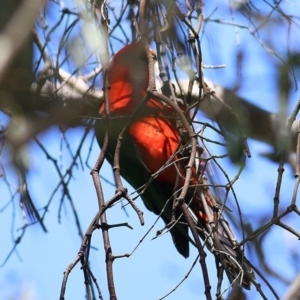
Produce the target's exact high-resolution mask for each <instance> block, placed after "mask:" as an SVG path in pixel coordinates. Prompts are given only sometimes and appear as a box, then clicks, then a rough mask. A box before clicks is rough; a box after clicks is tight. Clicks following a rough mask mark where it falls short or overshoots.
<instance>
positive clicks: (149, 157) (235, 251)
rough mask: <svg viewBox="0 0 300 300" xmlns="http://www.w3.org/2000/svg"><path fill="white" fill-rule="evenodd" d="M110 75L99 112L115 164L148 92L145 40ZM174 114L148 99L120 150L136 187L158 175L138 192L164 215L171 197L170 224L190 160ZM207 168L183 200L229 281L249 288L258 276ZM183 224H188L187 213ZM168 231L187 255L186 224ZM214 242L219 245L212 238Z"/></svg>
mask: <svg viewBox="0 0 300 300" xmlns="http://www.w3.org/2000/svg"><path fill="white" fill-rule="evenodd" d="M106 76H107V81H108V84H109V88H108V99H109V105H108V107H109V108H108V110H107V111H106V109H105V105H104V104H103V105H102V106H101V107H100V115H101V116H102V117H104V118H105V117H108V116H107V115H106V113H109V122H110V125H109V128H108V131H109V144H108V148H107V152H106V159H107V160H108V162H109V163H110V164H111V165H113V158H114V153H115V147H116V143H117V140H118V135H119V133H120V132H121V130H122V129H123V128H124V126H125V125H127V123H128V121H129V117H130V116H131V115H132V113H133V112H134V111H135V109H136V108H137V107H138V106H139V104H140V103H141V100H142V99H143V98H144V97H145V95H146V93H147V87H148V77H149V71H148V59H147V55H146V51H145V49H144V48H143V46H142V43H140V42H138V43H134V44H130V45H128V46H125V47H124V48H123V49H121V50H120V51H119V52H118V53H117V54H116V55H115V56H114V58H113V59H112V61H111V63H110V65H109V67H108V69H107V73H106ZM175 118H176V113H175V112H174V111H173V110H172V108H171V107H169V106H166V105H164V104H163V103H161V102H160V101H158V100H155V99H150V100H149V101H148V102H147V103H146V104H145V105H144V107H142V108H141V109H140V110H139V111H138V113H136V114H135V115H134V116H133V117H132V118H131V119H130V120H131V123H130V124H129V126H128V127H127V130H125V132H124V134H123V142H122V147H121V150H120V162H119V163H120V172H121V175H122V177H123V178H124V179H126V180H127V181H128V182H129V183H130V184H131V185H132V186H133V188H135V189H138V188H140V187H142V186H144V185H145V184H146V183H148V182H149V180H150V178H151V176H153V175H154V176H153V177H152V180H151V181H150V184H149V185H147V188H146V189H145V190H143V192H141V194H140V196H141V198H142V200H143V201H144V203H145V205H146V207H147V208H148V209H149V210H150V211H152V212H154V213H155V214H160V213H161V211H162V209H163V208H164V206H165V204H166V202H167V201H168V200H169V204H168V205H167V206H166V208H165V209H164V212H163V214H162V216H161V217H162V219H163V220H164V222H165V223H166V224H169V223H170V220H171V217H172V204H173V199H174V196H175V197H177V196H178V195H179V194H180V190H181V188H182V187H183V184H184V180H185V170H186V169H185V164H186V163H187V161H188V154H187V152H188V148H187V147H185V146H186V145H185V144H184V143H183V142H182V138H181V135H180V130H179V129H178V127H177V126H176V121H175ZM105 124H106V122H102V121H101V120H99V121H98V122H97V123H96V135H97V140H98V143H99V145H100V147H101V146H102V144H103V137H104V133H105V130H106V127H105ZM185 149H186V150H185ZM198 158H199V157H198ZM162 167H163V171H161V168H162ZM197 169H198V170H197ZM203 169H204V167H202V165H201V164H199V166H198V167H196V166H195V167H194V168H193V169H192V176H191V180H190V185H191V187H190V188H189V190H188V192H187V195H186V198H185V201H186V203H188V204H189V212H190V214H191V217H192V219H193V221H194V222H195V225H196V226H197V228H199V230H198V231H199V235H200V237H201V238H202V239H203V240H205V241H206V245H207V247H208V249H209V250H210V251H211V252H212V253H213V254H214V255H215V257H216V260H217V261H218V262H221V263H222V264H223V267H224V269H225V271H226V273H227V276H228V278H229V280H230V281H231V282H233V281H234V280H235V279H236V278H237V277H238V278H237V282H240V283H241V285H242V286H243V287H244V288H246V289H250V284H251V281H253V280H254V279H255V275H254V272H253V270H252V268H251V267H250V266H249V264H248V263H247V260H246V258H245V257H244V255H243V253H242V251H241V249H240V248H239V247H235V246H236V245H237V240H236V238H235V236H234V234H233V232H232V230H231V229H230V227H229V224H228V223H227V221H226V220H225V219H224V216H223V214H222V212H221V210H220V208H219V207H218V206H214V207H213V204H212V201H211V200H212V193H211V192H210V191H209V188H208V187H203V181H202V180H203ZM200 174H201V176H200ZM199 183H200V184H201V183H202V186H199ZM197 185H198V186H197ZM180 215H181V212H180V209H178V211H177V212H176V217H177V218H179V217H180ZM210 217H212V218H213V220H216V218H217V219H218V222H215V223H217V225H216V226H215V228H216V230H215V231H212V227H211V225H210V224H209V219H210ZM210 220H211V219H210ZM180 222H185V220H184V219H183V217H181V219H180ZM170 233H171V235H172V238H173V241H174V244H175V247H176V249H177V250H178V252H179V253H180V254H182V255H183V256H184V257H188V256H189V243H190V238H189V236H188V227H187V226H184V225H182V224H176V226H174V227H172V228H171V229H170ZM216 240H217V241H218V242H217V243H216V242H214V241H216ZM234 247H235V248H234ZM242 274H243V275H242ZM241 275H242V276H241ZM241 278H242V279H241Z"/></svg>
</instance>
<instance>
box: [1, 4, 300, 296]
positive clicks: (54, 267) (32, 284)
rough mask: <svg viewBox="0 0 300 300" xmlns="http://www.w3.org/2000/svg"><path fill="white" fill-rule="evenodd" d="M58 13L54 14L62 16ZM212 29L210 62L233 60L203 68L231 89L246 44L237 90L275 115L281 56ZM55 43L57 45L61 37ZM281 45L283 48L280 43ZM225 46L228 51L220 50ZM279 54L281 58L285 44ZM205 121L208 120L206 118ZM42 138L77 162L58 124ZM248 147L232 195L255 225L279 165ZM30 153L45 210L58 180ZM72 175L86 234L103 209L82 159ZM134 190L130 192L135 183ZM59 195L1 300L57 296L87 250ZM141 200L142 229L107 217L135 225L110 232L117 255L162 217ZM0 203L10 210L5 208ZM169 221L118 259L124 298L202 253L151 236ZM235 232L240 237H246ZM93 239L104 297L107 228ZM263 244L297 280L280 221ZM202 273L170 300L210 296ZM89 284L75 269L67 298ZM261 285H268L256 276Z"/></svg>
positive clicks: (35, 190) (62, 161) (206, 52)
mask: <svg viewBox="0 0 300 300" xmlns="http://www.w3.org/2000/svg"><path fill="white" fill-rule="evenodd" d="M223 3H224V2H223V1H216V2H214V3H213V4H207V6H206V7H205V10H204V12H205V13H206V15H209V13H210V12H212V11H213V8H215V7H217V6H218V7H219V8H218V10H217V11H216V13H215V18H219V17H222V16H224V15H225V16H227V18H229V17H228V15H227V14H226V13H227V12H226V11H225V6H224V5H223ZM287 5H288V4H287ZM295 5H296V4H295ZM289 9H290V10H291V12H292V11H297V10H296V8H295V7H289ZM53 10H54V8H53ZM298 11H299V10H298ZM52 17H53V19H55V15H53V16H52ZM237 21H238V22H240V23H242V24H244V22H245V19H243V18H242V17H241V18H238V19H237ZM51 22H54V23H55V20H51ZM50 24H51V23H50ZM206 34H207V35H206V36H205V37H204V38H203V41H202V47H203V48H202V51H203V63H204V64H208V65H210V64H226V68H224V69H217V70H206V71H205V77H207V78H209V79H211V80H213V81H215V82H216V83H218V84H221V85H223V86H226V87H233V86H234V85H235V83H236V82H237V80H239V78H238V77H237V70H236V53H237V50H240V51H242V52H243V54H244V57H245V61H244V64H243V68H242V77H241V78H240V79H241V80H240V82H241V86H240V89H239V90H238V93H239V94H240V95H241V96H243V97H245V98H246V99H248V100H249V101H251V102H253V103H255V104H257V105H259V106H260V107H262V108H264V109H267V110H269V111H272V112H276V111H278V104H277V103H278V102H277V99H278V90H277V88H276V80H274V78H275V76H276V70H277V69H276V68H277V66H278V65H279V61H278V59H276V58H274V57H273V56H272V55H271V54H270V53H267V52H266V51H265V50H264V49H263V48H262V47H261V45H259V43H258V42H255V41H254V40H253V39H254V38H253V37H252V36H251V35H250V34H249V32H248V31H247V30H242V29H239V30H238V35H236V32H235V29H234V27H232V26H221V25H218V24H208V27H207V31H206ZM272 36H273V32H271V33H270V37H272ZM282 36H283V32H279V33H278V40H279V41H281V39H282V38H281V37H282ZM237 37H238V39H240V40H241V42H240V44H241V46H240V47H237V45H236V40H237ZM268 38H269V37H268V36H266V35H264V34H262V35H261V36H260V39H262V40H264V41H265V42H266V43H269V41H268ZM53 43H54V45H55V40H54V41H53ZM298 43H299V42H298V41H297V40H294V39H293V33H292V36H291V47H292V48H296V47H297V46H299V45H298ZM269 44H270V43H269ZM270 46H271V45H270ZM116 47H117V46H116ZM274 47H277V44H276V45H274ZM54 48H55V47H54ZM220 49H222V51H221V52H220ZM280 51H281V49H280ZM282 52H283V53H282V54H283V55H284V50H282ZM298 99H299V91H293V93H291V95H290V103H289V108H290V109H292V107H293V106H294V105H295V103H296V101H297V100H298ZM0 118H1V121H2V122H5V118H4V117H3V115H0ZM198 118H199V119H201V118H203V117H202V116H201V115H199V117H198ZM82 133H83V132H82V130H80V129H69V130H68V131H67V132H66V136H67V138H68V141H69V143H70V144H71V149H73V151H75V149H76V147H77V145H78V144H79V143H80V139H81V137H82ZM92 138H93V132H90V134H89V135H88V137H87V140H86V142H85V144H84V146H83V149H82V154H81V157H82V161H83V165H84V163H85V160H86V157H87V156H88V154H89V148H90V145H91V141H92ZM39 139H40V140H41V141H43V142H44V143H45V144H47V149H48V150H49V153H51V154H52V155H53V157H56V158H57V159H58V163H59V166H60V168H61V170H62V171H63V172H64V171H65V170H66V169H67V168H68V166H69V165H70V163H71V158H70V155H69V152H68V149H67V148H66V146H65V143H64V141H63V140H62V135H61V133H60V132H59V130H58V129H57V128H55V127H52V128H50V129H49V130H47V132H45V133H42V134H40V136H39ZM249 145H250V149H251V152H252V158H251V159H249V160H247V163H246V168H245V170H244V171H243V173H242V175H241V178H240V179H239V180H238V181H237V182H236V184H235V192H236V194H237V195H238V199H239V203H240V205H241V210H242V213H243V217H244V218H245V219H246V220H247V221H250V222H251V225H252V226H253V228H254V229H256V228H257V227H258V226H259V220H260V218H261V217H262V216H264V215H265V214H267V215H268V216H271V214H272V209H273V197H274V192H275V185H276V180H277V168H278V165H277V164H276V163H271V162H270V161H268V160H266V159H265V158H262V157H261V156H260V153H262V152H265V151H269V150H270V147H269V146H268V145H265V144H263V143H259V142H256V141H253V140H249ZM5 151H6V152H4V153H2V156H3V157H2V158H1V159H2V163H3V164H4V166H5V167H6V170H8V171H7V176H8V178H9V182H11V183H16V182H15V180H16V178H15V176H14V173H13V171H12V170H10V169H9V168H8V165H9V150H8V149H6V150H5ZM26 151H27V153H28V155H29V160H30V165H31V166H32V168H31V171H30V174H29V181H28V185H29V187H30V191H31V195H32V197H33V199H34V200H35V203H36V204H37V206H38V207H42V206H43V205H45V203H47V201H48V200H49V199H50V196H51V194H52V192H53V189H54V188H55V187H56V185H57V184H58V182H59V178H58V176H57V173H56V172H55V169H54V165H53V164H52V162H51V161H50V160H47V159H46V157H45V155H44V154H43V153H42V152H41V150H40V149H39V147H38V146H37V145H36V144H35V143H34V142H32V143H30V145H28V147H27V149H26ZM98 153H99V148H98V146H97V144H96V142H94V144H93V147H92V152H91V156H90V159H89V165H91V166H92V165H93V164H94V162H95V161H96V158H97V155H98ZM222 164H223V166H224V167H225V168H226V171H228V173H229V174H230V176H231V178H232V176H234V175H235V174H236V172H237V167H236V166H233V165H232V164H231V163H229V162H228V161H226V160H223V161H222ZM72 175H73V178H72V180H71V183H70V185H69V191H70V193H71V196H72V199H73V201H74V203H75V205H76V209H77V211H78V214H79V218H80V222H81V226H82V230H83V231H85V230H86V229H87V227H88V225H89V223H90V221H91V219H92V218H93V217H94V215H95V214H96V212H97V200H96V194H95V190H94V187H93V183H92V178H91V176H90V175H89V169H88V168H87V167H86V166H85V165H84V169H83V170H82V168H81V166H80V164H79V165H78V168H74V172H73V174H72ZM101 175H102V176H105V177H106V178H107V179H109V180H111V181H113V179H112V172H111V169H110V167H109V166H108V165H105V166H104V168H103V169H102V170H101ZM293 175H294V174H293V172H292V170H291V168H290V167H288V166H287V167H286V171H285V173H284V182H283V185H282V192H281V199H280V200H281V205H280V208H281V209H282V210H283V209H285V208H286V206H287V205H288V203H289V201H290V199H291V196H292V192H293V187H294V178H293ZM221 180H223V181H222V183H224V179H222V178H221ZM127 187H128V188H129V190H130V187H129V186H128V185H127ZM103 188H104V193H105V197H106V199H109V198H110V197H111V196H112V195H113V194H114V192H115V189H114V188H113V187H112V186H110V185H109V184H105V183H104V185H103ZM0 190H1V193H2V195H1V199H4V200H3V201H1V203H6V201H7V200H8V199H9V195H8V193H7V188H6V185H5V182H3V181H0ZM131 191H132V189H131ZM61 193H62V190H61V188H60V189H59V190H58V192H57V193H56V195H55V196H54V198H53V201H52V204H51V206H50V208H49V213H48V215H47V217H46V220H45V224H46V227H47V228H48V231H49V232H48V233H47V234H44V233H43V232H42V230H41V228H40V227H39V226H38V225H36V226H31V227H29V228H28V229H27V230H26V234H25V236H24V237H23V238H22V241H21V243H20V244H19V245H18V247H17V251H16V252H14V253H13V254H12V256H11V257H10V259H9V260H8V262H7V263H6V264H5V266H4V267H2V269H1V271H2V272H0V299H7V300H8V299H22V300H25V299H26V300H37V299H38V300H39V299H42V300H48V299H49V300H50V299H51V300H52V299H58V298H59V292H60V287H61V282H62V278H63V272H64V270H65V269H66V267H67V266H68V265H69V264H70V263H71V262H72V261H73V259H74V258H75V257H76V255H77V252H78V250H79V247H80V237H79V235H78V230H77V228H76V226H75V222H74V216H73V213H72V211H71V208H70V204H69V203H68V200H67V199H65V200H64V203H63V205H62V210H61V218H60V223H59V222H58V211H59V206H60V199H61ZM14 203H15V205H9V206H8V207H7V208H6V209H5V210H4V211H3V212H2V214H1V218H0V228H1V230H0V238H1V240H2V241H4V242H2V243H1V244H2V245H1V252H0V263H2V262H3V261H4V260H5V258H6V256H7V254H8V253H9V252H10V250H11V248H12V246H13V243H14V239H16V237H18V236H19V235H20V233H21V232H20V230H19V228H21V227H22V214H21V210H20V209H19V207H18V205H17V203H18V201H17V198H16V199H15V201H14ZM230 204H231V205H232V208H233V209H234V203H233V202H230ZM137 205H138V206H139V207H140V208H141V209H142V210H143V212H144V217H145V222H146V224H145V226H144V227H141V226H140V225H139V222H138V218H137V216H136V214H135V212H133V211H132V209H131V208H130V207H129V206H127V207H126V210H127V213H128V215H129V216H127V215H126V213H125V212H124V210H123V209H122V208H121V205H120V204H118V205H116V206H115V207H114V208H113V209H110V210H109V211H108V220H109V223H121V222H128V223H129V224H130V225H131V226H132V227H133V228H134V230H130V229H128V228H124V227H121V228H116V229H113V230H111V231H110V238H111V245H112V249H113V253H114V254H116V255H118V254H123V253H130V252H131V251H132V250H133V249H134V248H135V246H136V245H137V244H138V242H139V240H140V239H141V238H142V237H143V235H144V234H145V233H146V232H147V230H148V229H149V227H151V225H152V224H153V222H154V221H155V220H156V216H155V215H153V214H151V213H149V212H148V211H147V209H146V208H145V207H144V206H143V203H142V201H141V200H140V199H138V200H137ZM1 207H3V204H2V205H1ZM1 207H0V208H1ZM12 220H13V221H12ZM284 221H285V222H286V223H287V224H288V225H290V226H293V227H297V225H296V224H299V218H298V219H297V217H296V216H295V215H292V214H291V215H289V216H287V217H286V218H285V219H284ZM296 222H297V223H296ZM162 227H163V223H162V221H159V222H158V223H157V224H156V226H155V228H154V229H153V230H152V231H151V232H150V234H149V235H148V236H147V237H146V239H145V240H144V242H143V243H142V244H141V245H140V246H139V248H138V249H137V250H136V251H135V252H134V254H133V255H132V256H131V257H130V258H122V259H117V260H115V262H114V276H115V285H116V290H117V294H118V297H119V299H144V300H148V299H149V300H153V299H159V298H160V297H162V296H164V295H165V294H167V293H168V292H169V291H171V290H172V289H173V288H174V287H175V286H176V285H177V284H178V283H179V282H180V281H181V280H182V279H183V278H184V277H185V275H186V274H187V273H188V272H189V269H190V268H191V266H192V264H193V262H194V260H195V259H196V255H197V253H196V251H195V249H193V248H192V247H191V248H192V250H191V254H190V258H189V259H184V258H182V257H181V256H180V255H179V254H178V253H177V252H176V250H175V248H174V246H173V244H172V241H171V238H170V235H169V234H165V235H163V236H162V237H160V238H158V239H155V240H152V238H153V237H154V236H155V234H156V231H157V230H158V229H161V228H162ZM298 227H299V226H298ZM299 229H300V228H298V230H299ZM235 231H236V230H235ZM237 235H238V238H239V239H241V235H240V234H237ZM12 236H13V237H12ZM92 245H93V247H95V249H93V250H92V251H91V265H92V271H93V272H94V275H95V276H96V277H97V280H98V283H99V285H100V287H101V292H102V295H103V298H104V299H108V292H107V289H106V273H105V262H104V251H103V244H102V237H101V232H100V231H97V232H95V233H94V235H93V240H92ZM262 248H263V249H264V253H265V254H266V261H267V262H268V263H269V264H270V265H271V266H272V267H273V268H274V270H275V271H277V272H278V273H279V274H281V275H283V276H284V277H286V278H287V279H288V280H292V279H293V278H294V277H295V276H296V274H297V272H299V265H296V264H295V263H293V261H292V258H291V255H290V252H295V253H299V251H300V245H299V242H298V241H297V238H296V237H294V236H292V235H291V234H290V233H288V232H287V231H284V230H283V229H282V228H279V227H273V228H271V229H270V231H269V232H268V235H267V237H266V238H265V240H264V241H263V244H262ZM251 251H253V249H251V243H249V248H248V247H247V248H246V254H247V255H248V256H249V257H250V258H251V259H253V263H254V265H256V266H257V267H259V262H258V261H257V260H256V259H255V257H253V255H251ZM207 264H208V268H209V272H210V274H214V272H215V266H214V259H213V257H212V255H211V254H210V253H208V256H207ZM201 274H202V273H201V269H200V266H199V264H196V266H195V267H194V269H193V270H192V272H191V274H190V275H189V277H188V278H187V279H186V281H185V282H184V283H183V284H182V285H181V286H180V287H179V288H178V289H177V290H176V291H175V292H174V293H172V294H171V295H170V296H169V297H168V298H167V299H171V300H177V299H190V300H193V299H205V297H204V286H203V280H202V275H201ZM210 278H211V280H212V282H211V284H212V295H214V293H215V286H216V282H214V281H213V279H214V278H215V276H214V275H211V276H210ZM270 281H271V283H272V284H273V285H274V286H275V288H276V291H277V292H278V294H279V296H280V297H282V296H283V294H284V293H285V291H286V286H285V285H283V284H282V283H280V282H279V281H278V280H276V279H273V278H271V279H270ZM83 282H84V278H83V276H82V272H81V270H80V267H79V265H78V266H76V268H75V270H74V271H73V272H72V273H71V274H70V277H69V282H68V285H67V292H66V299H72V300H77V299H84V295H85V294H84V293H85V290H84V283H83ZM259 282H262V281H261V280H259ZM226 286H227V283H226V281H224V284H223V287H224V288H225V287H226ZM262 286H263V290H264V292H266V295H267V297H268V299H273V297H272V296H271V294H270V292H269V291H268V290H267V288H266V287H265V285H264V284H262ZM248 299H254V300H255V299H261V297H260V296H259V295H258V294H257V293H256V292H255V290H254V288H252V290H251V292H250V293H249V294H248Z"/></svg>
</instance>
